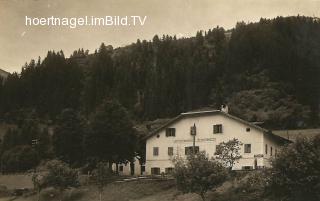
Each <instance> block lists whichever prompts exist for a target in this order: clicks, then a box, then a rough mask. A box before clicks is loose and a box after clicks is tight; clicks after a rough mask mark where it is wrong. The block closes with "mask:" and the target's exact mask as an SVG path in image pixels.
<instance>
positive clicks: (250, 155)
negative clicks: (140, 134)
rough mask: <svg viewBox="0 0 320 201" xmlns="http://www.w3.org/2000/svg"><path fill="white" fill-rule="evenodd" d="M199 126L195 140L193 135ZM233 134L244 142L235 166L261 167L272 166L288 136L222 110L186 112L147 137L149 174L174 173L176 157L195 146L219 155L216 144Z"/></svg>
mask: <svg viewBox="0 0 320 201" xmlns="http://www.w3.org/2000/svg"><path fill="white" fill-rule="evenodd" d="M194 126H195V127H196V129H195V130H196V131H195V132H196V135H195V140H193V136H192V135H191V133H192V131H191V130H193V129H192V127H194ZM233 138H236V139H238V140H239V141H240V142H241V143H242V147H241V150H240V153H241V156H242V158H241V159H240V160H238V162H237V163H236V164H235V165H234V167H233V169H234V170H242V169H259V168H264V167H269V166H270V158H271V157H274V156H275V155H276V153H277V150H279V148H280V146H282V145H283V144H284V143H287V142H288V140H286V139H284V138H281V137H279V136H276V135H274V134H272V133H271V132H269V131H268V130H265V129H263V128H261V127H259V126H257V125H255V124H253V123H250V122H247V121H244V120H242V119H240V118H237V117H235V116H232V115H230V114H228V113H227V112H223V111H220V110H213V111H202V112H190V113H182V114H180V115H179V116H177V117H176V118H174V119H172V120H171V121H169V122H168V123H166V124H165V125H163V126H162V127H160V128H158V129H157V130H155V131H154V132H152V133H150V134H149V135H148V136H147V138H146V169H145V171H146V174H162V173H170V172H171V171H172V170H173V167H174V165H173V163H172V159H173V158H174V157H176V156H179V157H185V156H186V155H187V154H188V153H190V150H192V148H193V142H195V148H196V150H198V151H205V152H206V154H207V155H208V156H209V157H210V158H211V157H216V156H215V151H216V146H217V145H218V144H219V143H221V142H227V141H229V140H231V139H233Z"/></svg>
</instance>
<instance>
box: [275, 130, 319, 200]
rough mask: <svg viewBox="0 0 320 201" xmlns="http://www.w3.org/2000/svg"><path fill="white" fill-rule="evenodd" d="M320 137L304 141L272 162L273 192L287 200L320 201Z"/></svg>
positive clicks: (278, 155) (299, 141)
mask: <svg viewBox="0 0 320 201" xmlns="http://www.w3.org/2000/svg"><path fill="white" fill-rule="evenodd" d="M319 167H320V136H317V137H314V138H307V137H300V138H298V139H297V141H296V142H295V143H292V144H290V145H288V146H286V147H284V148H283V149H282V150H281V151H280V153H279V154H277V156H276V158H275V159H274V160H273V162H272V170H271V173H272V177H271V186H270V187H271V192H273V193H274V194H275V195H276V196H277V197H286V199H287V200H293V201H297V200H308V201H316V200H319V199H320V193H319V192H320V169H319Z"/></svg>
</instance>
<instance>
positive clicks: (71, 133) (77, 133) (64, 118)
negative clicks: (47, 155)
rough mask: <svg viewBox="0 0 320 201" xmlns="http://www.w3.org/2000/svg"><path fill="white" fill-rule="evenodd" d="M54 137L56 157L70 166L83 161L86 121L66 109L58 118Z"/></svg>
mask: <svg viewBox="0 0 320 201" xmlns="http://www.w3.org/2000/svg"><path fill="white" fill-rule="evenodd" d="M57 119H58V120H57V126H56V127H55V132H54V135H53V147H54V151H55V154H56V156H58V157H59V158H60V159H61V160H63V161H65V162H68V163H70V164H75V163H81V162H82V159H83V137H84V126H85V125H84V121H83V119H82V118H81V117H80V115H79V114H78V113H77V112H76V111H75V110H73V109H65V110H63V111H62V112H61V114H60V115H59V116H58V118H57Z"/></svg>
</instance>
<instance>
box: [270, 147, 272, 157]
mask: <svg viewBox="0 0 320 201" xmlns="http://www.w3.org/2000/svg"><path fill="white" fill-rule="evenodd" d="M270 156H272V147H270Z"/></svg>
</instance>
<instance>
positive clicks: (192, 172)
mask: <svg viewBox="0 0 320 201" xmlns="http://www.w3.org/2000/svg"><path fill="white" fill-rule="evenodd" d="M174 167H175V171H174V177H175V179H176V183H177V187H178V189H179V190H180V191H182V192H183V193H196V194H198V195H200V196H201V198H202V200H205V194H206V192H207V191H208V190H211V189H216V188H217V187H219V186H220V185H222V184H223V182H224V181H225V180H226V178H227V170H226V169H225V167H223V165H222V164H221V163H219V162H218V161H216V160H209V158H208V157H207V156H206V154H205V153H204V152H199V153H197V154H190V155H188V156H187V159H186V160H184V159H182V158H177V159H175V160H174Z"/></svg>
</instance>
